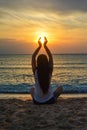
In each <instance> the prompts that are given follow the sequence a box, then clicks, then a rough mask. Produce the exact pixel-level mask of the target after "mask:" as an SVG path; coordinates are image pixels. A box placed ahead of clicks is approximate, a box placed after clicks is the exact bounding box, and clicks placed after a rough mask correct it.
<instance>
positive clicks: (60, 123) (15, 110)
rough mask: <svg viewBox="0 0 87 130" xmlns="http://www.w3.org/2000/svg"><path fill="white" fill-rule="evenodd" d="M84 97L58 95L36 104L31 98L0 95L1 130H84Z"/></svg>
mask: <svg viewBox="0 0 87 130" xmlns="http://www.w3.org/2000/svg"><path fill="white" fill-rule="evenodd" d="M86 124H87V95H84V94H83V96H82V95H81V94H80V95H78V94H75V95H73V94H71V95H68V94H65V95H63V94H62V95H61V96H60V97H59V98H58V99H57V102H56V103H55V104H51V105H35V104H33V103H32V98H31V96H30V95H26V94H24V95H16V94H14V96H13V95H5V94H1V95H0V130H86V129H87V126H86Z"/></svg>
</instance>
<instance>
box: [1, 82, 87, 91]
mask: <svg viewBox="0 0 87 130" xmlns="http://www.w3.org/2000/svg"><path fill="white" fill-rule="evenodd" d="M33 86H34V84H28V83H22V84H15V85H13V84H10V85H3V84H2V85H0V93H30V89H31V88H32V87H33ZM57 86H58V84H52V89H53V91H54V90H55V89H56V88H57ZM62 87H63V90H64V93H87V84H81V85H80V86H78V85H77V86H73V85H69V84H64V85H62Z"/></svg>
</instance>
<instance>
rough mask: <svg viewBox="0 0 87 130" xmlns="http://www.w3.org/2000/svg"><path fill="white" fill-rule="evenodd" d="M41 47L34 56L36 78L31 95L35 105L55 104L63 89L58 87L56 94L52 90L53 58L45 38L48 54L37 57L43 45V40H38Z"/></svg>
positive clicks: (33, 64)
mask: <svg viewBox="0 0 87 130" xmlns="http://www.w3.org/2000/svg"><path fill="white" fill-rule="evenodd" d="M38 44H39V47H38V48H37V49H36V50H35V52H34V53H33V55H32V71H33V74H34V78H35V88H32V89H31V95H32V98H33V102H34V103H35V104H51V103H55V101H56V100H57V97H58V96H59V95H60V94H61V93H62V91H63V89H62V87H58V88H57V89H56V90H55V91H54V92H53V91H52V88H51V85H50V83H51V77H52V72H53V58H52V54H51V52H50V50H49V49H48V47H47V39H46V37H44V48H45V50H46V52H47V54H48V58H47V56H46V55H44V54H41V55H39V56H38V57H37V60H36V56H37V54H38V52H39V51H40V49H41V47H42V44H41V38H39V40H38Z"/></svg>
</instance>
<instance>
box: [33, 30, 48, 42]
mask: <svg viewBox="0 0 87 130" xmlns="http://www.w3.org/2000/svg"><path fill="white" fill-rule="evenodd" d="M44 37H46V38H48V33H47V32H45V31H37V32H36V40H35V41H36V42H37V41H38V39H39V38H41V39H40V41H41V43H42V44H44Z"/></svg>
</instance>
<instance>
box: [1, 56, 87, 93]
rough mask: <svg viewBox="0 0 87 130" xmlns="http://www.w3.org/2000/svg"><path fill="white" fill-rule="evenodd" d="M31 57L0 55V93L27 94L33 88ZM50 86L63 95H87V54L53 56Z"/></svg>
mask: <svg viewBox="0 0 87 130" xmlns="http://www.w3.org/2000/svg"><path fill="white" fill-rule="evenodd" d="M31 57H32V55H0V93H29V92H30V88H31V87H32V86H34V84H35V82H34V77H33V73H32V67H31ZM53 61H54V70H53V74H52V80H51V86H52V88H53V89H56V88H57V86H62V87H63V89H64V93H87V54H60V55H59V54H58V55H57V54H56V55H53Z"/></svg>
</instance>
